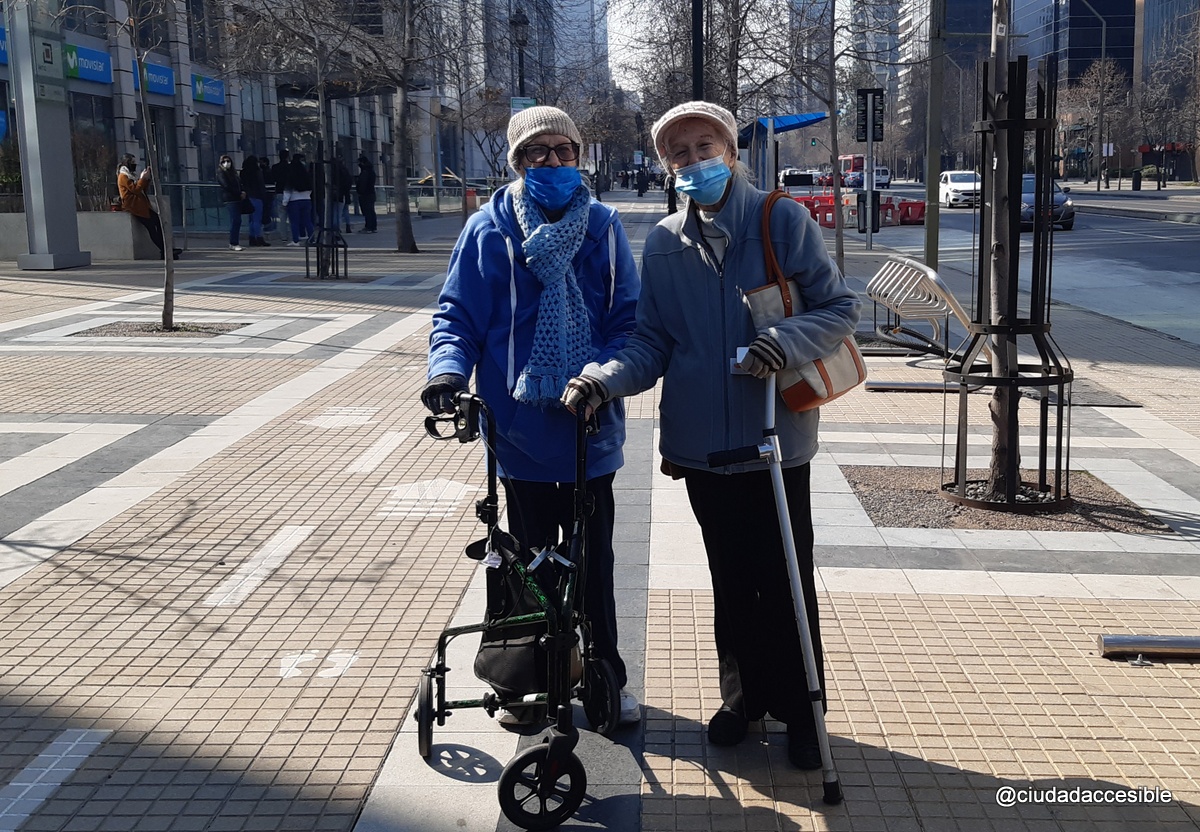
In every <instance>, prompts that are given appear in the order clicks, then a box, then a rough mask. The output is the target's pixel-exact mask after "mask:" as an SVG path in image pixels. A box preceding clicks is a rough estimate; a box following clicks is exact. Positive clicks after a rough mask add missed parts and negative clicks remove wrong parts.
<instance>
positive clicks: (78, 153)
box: [70, 92, 117, 211]
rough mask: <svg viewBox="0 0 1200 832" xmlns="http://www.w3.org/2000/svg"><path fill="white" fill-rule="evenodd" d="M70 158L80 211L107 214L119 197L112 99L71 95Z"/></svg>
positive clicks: (81, 94) (75, 93) (74, 93)
mask: <svg viewBox="0 0 1200 832" xmlns="http://www.w3.org/2000/svg"><path fill="white" fill-rule="evenodd" d="M70 119H71V158H72V159H73V160H74V162H75V196H76V202H77V205H78V208H79V210H81V211H105V210H107V209H108V207H109V203H110V201H111V199H112V197H114V196H116V189H117V179H116V169H117V137H116V127H115V125H116V123H115V121H114V120H113V104H112V99H111V98H104V97H101V96H98V95H84V94H83V93H78V92H73V93H71V108H70Z"/></svg>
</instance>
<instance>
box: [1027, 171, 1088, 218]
mask: <svg viewBox="0 0 1200 832" xmlns="http://www.w3.org/2000/svg"><path fill="white" fill-rule="evenodd" d="M1035 181H1036V180H1035V179H1034V176H1033V174H1031V173H1027V174H1025V175H1024V176H1022V177H1021V230H1022V231H1032V230H1033V203H1034V182H1035ZM1070 192H1071V189H1070V188H1060V187H1059V185H1058V183H1057V182H1053V181H1052V182H1051V183H1050V198H1051V201H1052V202H1053V203H1054V207H1053V209H1052V211H1051V221H1050V224H1051V225H1057V226H1059V227H1060V228H1062V230H1063V231H1070V230H1071V229H1072V228H1074V227H1075V204H1074V203H1073V202H1071V198H1070V197H1069V196H1067V194H1069V193H1070Z"/></svg>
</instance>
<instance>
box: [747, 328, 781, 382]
mask: <svg viewBox="0 0 1200 832" xmlns="http://www.w3.org/2000/svg"><path fill="white" fill-rule="evenodd" d="M746 349H747V351H746V357H745V358H743V359H742V360H741V362H740V364H739V366H740V367H741V368H742V370H744V371H745V372H747V373H749V374H750V375H752V376H754V377H755V378H766V377H767V376H769V375H771V373H774V372H776V371H778V370H782V369H783V362H784V358H785V357H784V354H783V349H782V348H781V347H780V346H779V344H778V343H777V342H776V341H775V339H774V338H772V337H771V336H770V335H760V336H758V337H757V338H755V339H754V340H753V341H751V342H750V346H749V347H747V348H746Z"/></svg>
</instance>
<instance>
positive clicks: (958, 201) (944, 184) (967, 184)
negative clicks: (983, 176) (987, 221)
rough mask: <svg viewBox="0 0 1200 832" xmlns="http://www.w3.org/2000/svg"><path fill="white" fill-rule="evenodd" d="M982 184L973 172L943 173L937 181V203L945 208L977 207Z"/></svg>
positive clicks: (950, 171) (951, 171) (954, 171)
mask: <svg viewBox="0 0 1200 832" xmlns="http://www.w3.org/2000/svg"><path fill="white" fill-rule="evenodd" d="M982 184H983V183H982V182H980V180H979V174H977V173H976V172H975V171H973V170H948V171H945V172H943V173H942V176H941V178H940V179H939V180H938V202H940V203H941V204H942V205H943V206H945V207H946V208H957V207H958V206H959V205H967V206H971V205H978V204H979V189H980V187H981V186H982Z"/></svg>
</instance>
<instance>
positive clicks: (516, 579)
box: [475, 531, 548, 701]
mask: <svg viewBox="0 0 1200 832" xmlns="http://www.w3.org/2000/svg"><path fill="white" fill-rule="evenodd" d="M492 540H493V543H494V545H495V548H496V549H498V550H500V551H499V552H498V554H499V555H500V563H499V565H497V566H489V567H488V569H487V621H488V623H495V624H501V623H502V622H503V621H504V620H505V619H508V618H511V617H513V616H518V615H530V614H532V613H538V612H544V611H545V610H544V608H543V607H542V605H541V604H539V603H538V600H537V597H536V596H535V595H534V594H533V592H532V591H530V589H529V588H528V587H527V586H525V583H524V582H523V581H522V580H521V576H520V575H519V574H518V573H517V570H516V569H514V568H513V566H512V563H511V559H512V558H514V557H520V558H521V562H522V563H524V564H528V563H529V562H530V560H531V557H530V555H529V553H527V552H526V553H520V546H519V544H518V543H517V541H516V539H515V538H514V537H512V536H511V535H509V534H506V533H504V532H501V531H497V532H495V533H494V534H493V537H492ZM480 543H484V544H485V545H486V541H480ZM505 550H507V551H505ZM542 568H547V567H545V566H543V567H542ZM545 633H546V622H545V621H534V622H531V623H529V624H521V625H519V626H516V627H502V626H496V627H492V628H489V629H487V630H484V631H483V634H482V640H481V642H480V645H479V652H478V653H477V654H476V655H475V675H476V677H478V678H479V679H480V681H483V682H487V683H488V684H489V685H491V686H492V688H493V689H494V690H495V691H496V693H497V694H499V695H500V696H502V697H504V698H505V699H507V700H508V701H513V700H517V699H520V698H521V697H522V696H525V695H527V694H531V693H544V692H545V690H546V682H547V672H548V671H547V664H546V650H545V648H544V647H542V646H541V644H539V643H538V642H539V639H540V638H541V637H542V636H543V635H544V634H545Z"/></svg>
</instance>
